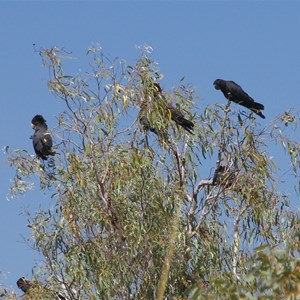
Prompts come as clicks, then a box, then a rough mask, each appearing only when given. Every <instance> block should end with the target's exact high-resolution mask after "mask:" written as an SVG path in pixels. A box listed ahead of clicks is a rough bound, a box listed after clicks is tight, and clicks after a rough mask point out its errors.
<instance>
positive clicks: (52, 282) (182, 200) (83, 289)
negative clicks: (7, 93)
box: [7, 47, 300, 299]
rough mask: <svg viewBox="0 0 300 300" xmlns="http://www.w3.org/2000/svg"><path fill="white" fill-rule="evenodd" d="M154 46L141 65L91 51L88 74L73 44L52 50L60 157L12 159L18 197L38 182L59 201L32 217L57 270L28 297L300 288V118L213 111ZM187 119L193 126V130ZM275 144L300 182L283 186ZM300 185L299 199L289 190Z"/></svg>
mask: <svg viewBox="0 0 300 300" xmlns="http://www.w3.org/2000/svg"><path fill="white" fill-rule="evenodd" d="M148 50H149V49H144V51H142V53H141V55H140V57H139V58H138V59H137V61H136V63H135V64H133V65H132V66H128V65H126V63H125V62H124V61H122V60H119V59H116V60H114V61H110V60H109V59H108V58H107V57H106V56H105V55H104V54H103V53H102V50H101V49H99V48H97V47H92V48H90V49H89V50H88V53H87V59H88V63H87V65H88V68H87V70H85V71H80V72H79V71H76V72H75V73H76V75H72V72H69V71H68V67H69V65H72V64H75V63H76V64H77V63H78V61H74V60H72V59H71V58H72V57H70V54H68V53H65V52H64V51H63V49H59V48H56V47H53V48H51V49H42V50H41V51H40V55H41V58H42V61H43V63H44V66H45V67H46V68H48V69H49V71H50V72H49V74H50V78H49V82H48V86H49V89H50V90H51V92H52V93H53V94H54V95H55V98H56V101H63V103H64V104H65V109H64V111H63V112H62V113H61V114H60V115H58V116H57V121H58V124H57V126H56V127H55V128H54V129H53V128H52V129H51V130H50V131H51V134H52V136H53V139H54V147H53V148H54V150H55V151H56V155H55V156H54V157H53V158H51V159H50V161H49V160H48V162H45V163H43V162H42V161H41V160H39V159H38V158H37V157H36V156H34V155H33V154H32V153H27V152H26V151H23V150H13V151H10V150H8V154H7V155H8V160H9V162H10V164H11V165H12V166H13V167H14V168H15V170H16V175H15V178H14V180H13V184H12V188H11V194H12V196H16V195H18V194H24V193H26V191H27V190H28V189H31V188H32V187H33V183H34V182H37V181H36V178H38V180H39V182H40V189H41V191H43V192H44V193H46V195H49V197H52V198H53V203H54V205H53V206H54V209H50V210H40V211H37V212H32V213H31V214H30V220H31V221H30V225H29V227H30V230H31V237H30V240H31V241H33V247H34V248H35V249H36V250H37V251H39V252H40V253H41V254H42V255H43V257H44V261H45V264H44V266H39V267H37V268H34V272H35V273H36V278H35V279H33V280H38V281H39V284H36V285H34V286H33V287H32V288H31V289H29V290H28V293H30V294H31V295H34V297H35V298H34V299H47V297H50V295H54V293H56V294H55V295H58V293H60V295H63V296H64V297H65V299H218V298H222V299H242V298H245V299H246V298H247V299H251V297H253V299H256V297H258V296H269V297H270V298H269V299H278V298H277V297H284V298H286V299H288V297H293V296H294V297H296V296H297V295H300V286H299V282H300V281H299V267H300V266H299V261H298V259H297V257H299V253H298V250H299V248H298V247H299V226H298V214H297V213H296V212H295V211H293V210H292V209H291V208H290V206H289V203H290V201H295V199H294V198H293V197H298V196H297V195H299V194H297V193H298V192H299V191H298V190H297V188H298V189H299V186H298V187H297V184H299V161H300V160H299V155H300V147H299V144H298V143H297V142H295V141H293V138H292V137H293V132H294V131H295V128H296V123H297V120H299V112H296V111H292V110H290V111H288V112H283V114H282V115H281V116H279V117H278V118H277V119H275V120H273V121H270V120H269V121H267V119H266V120H261V119H259V120H257V118H256V116H255V115H254V114H253V113H252V112H251V111H249V110H245V111H239V109H241V110H243V108H242V107H240V106H237V105H236V104H230V102H228V103H227V104H226V103H225V104H224V105H223V104H210V105H208V106H205V103H204V101H199V100H198V97H197V95H196V94H195V92H194V90H193V87H192V86H191V85H189V84H186V83H185V80H184V79H182V80H180V81H179V83H178V84H177V85H176V86H174V87H173V88H172V89H167V88H165V87H164V84H163V80H162V74H161V72H160V70H159V68H158V65H157V64H156V63H155V62H154V61H153V60H151V58H150V56H151V54H150V53H149V51H148ZM81 68H82V66H81ZM78 69H80V68H78ZM141 74H142V76H141ZM166 76H167V74H166ZM158 83H159V85H158ZM157 85H158V86H159V87H161V91H160V96H157V93H158V90H155V86H157ZM212 88H213V86H212ZM210 102H211V103H212V102H213V101H210ZM145 103H146V104H147V105H145ZM142 104H143V105H144V106H143V107H144V108H145V111H143V117H145V118H144V119H143V120H140V118H141V114H140V109H141V105H142ZM171 108H172V109H173V111H171ZM37 113H38V112H37ZM174 113H180V116H184V118H185V119H187V120H189V121H190V122H192V123H193V124H194V127H193V132H192V133H189V132H188V131H186V130H185V129H184V128H183V127H182V126H179V125H178V124H177V123H176V122H175V121H174ZM265 113H266V116H268V107H267V105H266V110H265ZM45 117H47V116H45ZM144 120H146V121H147V123H146V125H147V126H148V128H147V126H143V121H144ZM258 122H259V123H258ZM144 125H145V123H144ZM149 128H150V129H151V128H154V129H155V131H157V134H154V132H153V130H152V131H151V130H147V129H149ZM274 149H276V150H274ZM273 151H279V152H282V155H283V156H285V157H286V162H285V164H286V166H288V165H289V166H290V171H291V173H292V174H293V175H294V177H293V178H294V179H295V181H294V184H293V183H291V182H288V183H287V184H286V186H285V185H283V184H280V185H279V182H280V180H279V175H280V170H278V168H277V164H276V162H275V161H274V160H273V158H272V157H273ZM280 163H281V162H280ZM294 186H296V193H293V191H291V193H290V194H291V195H292V198H291V199H289V198H288V197H287V193H285V192H284V191H285V190H284V189H285V188H286V190H292V189H293V188H294ZM279 187H280V188H281V189H282V190H279ZM293 195H294V196H293ZM39 270H40V271H39ZM41 274H42V276H41ZM41 287H42V288H41ZM39 297H40V298H39ZM291 299H294V298H291Z"/></svg>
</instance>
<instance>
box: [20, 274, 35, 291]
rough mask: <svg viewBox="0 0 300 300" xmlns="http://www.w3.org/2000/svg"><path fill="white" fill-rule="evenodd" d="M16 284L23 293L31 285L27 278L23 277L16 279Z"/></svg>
mask: <svg viewBox="0 0 300 300" xmlns="http://www.w3.org/2000/svg"><path fill="white" fill-rule="evenodd" d="M17 286H18V288H19V289H21V290H22V291H23V292H24V293H27V292H28V290H29V289H30V288H31V287H32V283H31V282H30V281H29V280H27V279H25V277H21V278H19V279H18V281H17Z"/></svg>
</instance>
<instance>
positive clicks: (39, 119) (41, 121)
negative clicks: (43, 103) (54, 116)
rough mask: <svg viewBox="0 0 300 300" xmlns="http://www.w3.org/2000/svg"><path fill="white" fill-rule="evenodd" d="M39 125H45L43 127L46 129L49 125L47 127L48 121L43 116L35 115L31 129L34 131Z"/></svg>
mask: <svg viewBox="0 0 300 300" xmlns="http://www.w3.org/2000/svg"><path fill="white" fill-rule="evenodd" d="M37 125H43V126H46V127H47V125H46V120H45V119H44V117H43V116H42V115H35V116H34V117H33V119H32V120H31V127H32V128H33V129H35V127H36V126H37Z"/></svg>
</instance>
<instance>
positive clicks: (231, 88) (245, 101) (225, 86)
mask: <svg viewBox="0 0 300 300" xmlns="http://www.w3.org/2000/svg"><path fill="white" fill-rule="evenodd" d="M214 87H215V89H217V90H221V91H222V93H223V94H224V96H225V98H227V99H228V100H230V101H233V102H235V103H237V104H240V105H242V106H245V107H247V108H249V109H250V110H251V111H253V112H254V113H256V114H257V115H259V116H260V117H261V118H263V119H265V116H264V115H263V114H262V112H261V110H263V109H264V106H263V105H262V104H260V103H258V102H255V101H254V100H253V99H252V98H251V97H250V96H249V95H248V94H247V93H246V92H245V91H244V90H243V89H242V88H241V87H240V86H239V85H238V84H236V83H235V82H234V81H227V80H222V79H217V80H215V82H214Z"/></svg>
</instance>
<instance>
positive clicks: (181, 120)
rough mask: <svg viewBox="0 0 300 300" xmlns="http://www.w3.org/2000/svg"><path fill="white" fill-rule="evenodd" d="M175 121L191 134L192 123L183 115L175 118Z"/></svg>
mask: <svg viewBox="0 0 300 300" xmlns="http://www.w3.org/2000/svg"><path fill="white" fill-rule="evenodd" d="M175 122H176V123H177V124H178V125H180V126H182V127H183V128H184V129H185V130H186V131H187V132H189V133H190V134H193V129H194V123H193V122H192V121H190V120H187V119H186V118H184V117H179V118H177V119H176V120H175Z"/></svg>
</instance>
